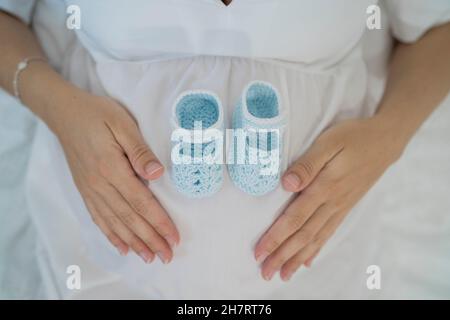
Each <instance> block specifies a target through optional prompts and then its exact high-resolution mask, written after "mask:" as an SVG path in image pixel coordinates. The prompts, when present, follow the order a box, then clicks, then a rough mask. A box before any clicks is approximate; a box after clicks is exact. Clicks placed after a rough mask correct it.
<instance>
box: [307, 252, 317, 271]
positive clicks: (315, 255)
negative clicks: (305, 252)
mask: <svg viewBox="0 0 450 320" xmlns="http://www.w3.org/2000/svg"><path fill="white" fill-rule="evenodd" d="M319 252H320V249H319V250H317V251H316V252H314V253H313V255H312V256H311V257H310V258H308V259H307V260H306V261H305V267H307V268H311V266H312V263H313V261H314V259H315V258H316V257H317V255H318V254H319Z"/></svg>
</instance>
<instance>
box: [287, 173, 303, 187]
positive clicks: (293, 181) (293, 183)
mask: <svg viewBox="0 0 450 320" xmlns="http://www.w3.org/2000/svg"><path fill="white" fill-rule="evenodd" d="M283 180H284V183H285V185H286V187H287V189H288V190H289V191H297V190H298V189H299V188H300V185H301V181H300V178H299V177H298V176H297V175H296V174H295V173H289V174H288V175H287V176H285V177H284V179H283Z"/></svg>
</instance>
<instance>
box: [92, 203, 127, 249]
mask: <svg viewBox="0 0 450 320" xmlns="http://www.w3.org/2000/svg"><path fill="white" fill-rule="evenodd" d="M85 203H86V207H87V208H88V210H89V212H90V213H91V217H92V221H93V222H94V223H95V224H96V225H97V226H98V227H99V228H100V230H101V231H102V233H103V234H104V235H105V236H106V238H107V239H108V241H109V242H111V244H112V245H113V246H114V247H116V248H117V250H118V251H119V253H120V255H122V256H126V255H127V254H128V245H127V244H126V243H125V242H124V241H123V240H122V239H120V237H119V236H118V235H117V234H116V233H115V232H114V231H113V230H112V229H111V228H110V227H109V226H108V224H107V223H106V222H105V220H104V219H103V218H102V216H101V214H100V213H99V211H98V209H97V208H96V206H95V205H94V203H93V201H91V200H88V199H86V200H85Z"/></svg>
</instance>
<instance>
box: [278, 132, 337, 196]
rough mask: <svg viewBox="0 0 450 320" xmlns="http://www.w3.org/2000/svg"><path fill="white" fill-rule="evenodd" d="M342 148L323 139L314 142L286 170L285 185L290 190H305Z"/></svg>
mask: <svg viewBox="0 0 450 320" xmlns="http://www.w3.org/2000/svg"><path fill="white" fill-rule="evenodd" d="M341 150H342V148H340V147H339V146H337V145H333V144H331V143H327V142H326V141H323V140H320V139H318V140H316V141H315V142H314V144H313V145H312V146H311V147H310V148H309V149H308V150H307V151H306V152H305V153H304V154H303V155H302V156H301V157H300V158H299V159H298V160H297V161H296V162H295V163H294V164H293V165H292V166H291V167H290V168H289V169H288V170H287V171H286V172H285V174H284V175H283V178H282V184H283V187H284V188H285V189H286V190H287V191H290V192H299V191H301V190H304V189H305V188H306V187H307V186H308V185H309V184H310V183H311V182H312V181H313V180H314V178H315V177H316V176H317V175H318V174H319V172H320V170H322V168H323V167H324V166H325V165H326V164H327V163H328V162H329V161H330V160H331V159H332V158H333V157H335V156H336V155H337V154H338V153H339V152H340V151H341Z"/></svg>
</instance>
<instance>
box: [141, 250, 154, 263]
mask: <svg viewBox="0 0 450 320" xmlns="http://www.w3.org/2000/svg"><path fill="white" fill-rule="evenodd" d="M139 256H140V257H141V258H142V260H144V262H145V263H150V262H152V261H153V258H152V256H151V255H150V254H149V253H148V252H141V253H139Z"/></svg>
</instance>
